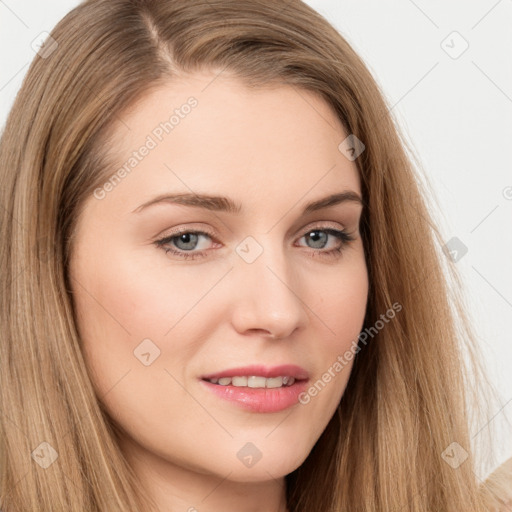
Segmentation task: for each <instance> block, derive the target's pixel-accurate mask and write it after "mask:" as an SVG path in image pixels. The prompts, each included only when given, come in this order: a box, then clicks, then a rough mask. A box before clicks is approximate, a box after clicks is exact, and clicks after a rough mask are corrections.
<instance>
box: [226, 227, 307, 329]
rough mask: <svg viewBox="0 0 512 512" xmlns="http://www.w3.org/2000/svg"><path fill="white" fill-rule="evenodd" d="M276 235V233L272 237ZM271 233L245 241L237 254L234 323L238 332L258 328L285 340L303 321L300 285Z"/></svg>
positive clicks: (240, 245) (281, 246)
mask: <svg viewBox="0 0 512 512" xmlns="http://www.w3.org/2000/svg"><path fill="white" fill-rule="evenodd" d="M274 235H275V234H274ZM278 240H279V238H278V237H277V236H272V234H268V233H267V234H265V235H257V239H256V236H255V237H252V236H250V237H247V238H246V239H244V240H243V241H242V242H241V243H240V244H239V246H238V247H237V249H236V251H237V253H238V257H237V258H236V264H235V269H234V276H233V277H234V278H235V280H236V283H237V284H236V286H238V287H239V289H238V290H237V292H236V294H235V296H236V306H235V315H234V322H235V327H237V329H238V330H241V331H244V330H247V329H257V330H261V329H263V330H266V331H269V332H270V333H271V334H273V335H274V336H276V337H284V336H287V335H288V334H290V333H291V332H293V330H294V329H296V328H297V327H299V326H302V325H303V324H304V322H305V321H306V318H307V317H306V312H305V309H304V304H303V302H302V300H301V299H300V295H299V294H300V283H299V281H298V278H297V277H296V276H297V274H295V273H294V269H293V267H292V261H291V260H290V259H289V257H288V256H287V254H286V252H285V250H284V249H285V248H284V246H283V244H282V243H281V242H279V241H278Z"/></svg>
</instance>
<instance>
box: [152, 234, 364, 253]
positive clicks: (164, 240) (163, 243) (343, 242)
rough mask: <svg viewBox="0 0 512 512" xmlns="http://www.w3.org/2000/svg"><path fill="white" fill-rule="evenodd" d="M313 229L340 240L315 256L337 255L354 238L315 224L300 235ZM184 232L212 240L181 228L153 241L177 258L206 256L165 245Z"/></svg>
mask: <svg viewBox="0 0 512 512" xmlns="http://www.w3.org/2000/svg"><path fill="white" fill-rule="evenodd" d="M314 231H321V232H324V233H327V234H328V235H332V236H335V237H336V238H338V240H339V241H340V242H341V244H340V245H339V246H338V247H335V248H334V249H330V250H328V251H323V250H321V249H316V250H315V249H313V250H312V251H313V254H312V257H315V256H316V255H321V256H325V257H337V256H340V255H341V252H342V250H343V249H344V248H345V247H346V246H347V245H348V244H349V243H350V242H352V241H354V240H355V238H354V237H353V236H352V235H351V234H349V233H348V232H347V231H345V230H338V229H332V228H327V227H325V228H324V227H321V226H317V227H315V228H313V229H309V230H308V231H307V232H306V233H305V234H304V235H302V236H301V238H303V237H304V236H306V235H309V234H311V233H312V232H314ZM185 234H193V235H204V236H207V237H209V238H211V239H212V240H214V237H213V235H212V234H211V233H208V232H206V231H193V230H182V231H179V232H177V233H173V234H172V235H169V236H166V237H164V238H161V239H159V240H156V241H155V242H154V243H155V245H156V246H157V247H159V248H162V249H163V250H164V251H165V253H166V254H168V253H171V254H173V255H175V256H178V257H179V258H183V259H185V260H188V259H190V260H194V259H197V258H203V257H205V256H206V251H203V252H189V251H183V250H176V249H171V248H169V247H165V246H166V245H167V244H169V243H171V242H172V241H173V240H174V239H176V238H178V237H180V236H181V235H185Z"/></svg>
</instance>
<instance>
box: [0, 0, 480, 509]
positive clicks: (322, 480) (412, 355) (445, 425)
mask: <svg viewBox="0 0 512 512" xmlns="http://www.w3.org/2000/svg"><path fill="white" fill-rule="evenodd" d="M51 37H52V38H53V40H54V41H53V40H50V41H49V42H48V43H47V45H46V47H45V51H46V53H45V52H41V55H39V56H36V58H35V59H34V61H33V62H32V64H31V67H30V69H29V71H28V73H27V75H26V78H25V80H24V82H23V85H22V87H21V90H20V91H19V94H18V96H17V98H16V101H15V103H14V106H13V108H12V110H11V112H10V115H9V117H8V120H7V123H6V127H5V131H4V133H3V136H2V138H1V141H0V173H1V174H0V179H1V191H0V194H1V195H0V198H1V206H2V208H0V226H1V233H2V238H3V240H4V243H3V244H2V246H1V247H0V273H1V276H2V277H1V281H2V287H1V295H0V297H1V298H0V315H1V342H0V357H1V358H0V368H1V372H0V395H1V401H2V402H1V411H2V414H1V415H0V472H1V504H0V505H1V506H2V507H3V510H4V512H21V511H27V510H38V511H40V512H44V511H50V510H66V511H69V512H75V511H77V512H78V511H83V510H87V511H90V512H93V511H105V512H106V511H113V510H115V511H130V512H134V511H141V512H142V511H147V510H150V509H151V503H150V498H149V497H148V496H145V491H144V489H142V488H141V486H140V484H139V483H138V481H137V479H136V478H135V476H134V474H133V472H132V470H131V469H130V467H129V466H128V465H127V464H126V462H125V459H124V457H123V454H122V453H121V452H120V450H119V448H118V444H117V431H116V428H115V427H114V426H113V425H112V423H111V422H110V421H109V418H108V416H107V415H106V413H105V412H104V410H103V409H102V406H101V401H100V400H98V398H101V397H97V396H96V395H95V393H94V390H93V387H92V385H91V381H90V378H89V375H88V372H87V368H86V366H85V364H84V359H83V357H82V353H81V350H80V340H79V337H78V334H77V329H76V323H75V317H74V309H73V298H72V296H71V294H70V292H69V289H70V287H69V281H68V279H69V278H68V262H69V255H70V250H71V248H72V242H73V230H74V226H75V223H76V220H77V218H78V216H79V214H80V210H81V207H82V205H83V203H84V199H85V198H87V197H89V196H90V194H92V193H93V190H94V189H95V188H96V187H97V186H98V185H99V184H101V183H103V182H104V181H105V179H106V178H108V176H110V175H111V174H112V172H113V170H114V167H113V165H114V163H113V162H110V161H108V159H107V158H106V156H105V155H106V149H107V145H108V140H109V139H108V137H109V134H110V133H111V130H112V129H113V128H114V127H115V126H116V124H117V123H121V122H122V114H123V112H124V111H125V109H127V108H128V107H130V106H132V105H133V104H134V103H135V102H136V101H137V100H138V99H140V98H141V97H142V96H143V95H144V94H147V92H148V91H149V90H150V89H151V88H153V87H155V86H157V85H161V84H163V83H172V81H173V80H179V78H180V75H184V74H185V73H191V72H194V71H195V70H202V69H211V70H216V72H219V73H222V72H223V71H227V72H229V73H230V74H234V75H235V76H237V77H239V78H240V80H242V81H243V82H244V83H245V84H247V85H248V86H250V87H264V86H265V85H267V84H271V83H274V84H285V85H288V86H290V87H294V88H296V89H297V90H298V91H299V90H300V89H305V90H308V91H313V92H315V93H317V94H318V95H320V97H322V98H323V99H324V100H325V101H326V102H328V104H329V105H330V106H331V107H332V109H333V110H334V111H335V112H336V114H337V115H338V116H339V119H340V120H341V122H342V124H343V126H344V127H345V130H346V132H347V133H348V134H354V135H355V136H356V137H357V138H358V139H360V140H361V141H363V143H364V145H365V150H364V152H363V153H362V154H361V155H360V156H359V157H358V158H357V160H356V164H357V166H358V169H359V172H360V176H361V182H362V192H363V199H364V202H365V207H364V210H363V215H362V220H361V233H362V237H363V242H364V247H365V256H366V261H367V266H368V271H369V277H370V292H369V300H368V307H367V312H366V318H365V329H366V328H370V327H371V326H373V325H374V324H375V323H376V322H377V321H378V320H379V318H380V315H381V314H382V313H384V312H385V311H387V310H388V309H389V307H390V305H391V304H394V303H395V302H396V303H399V304H400V305H401V308H402V309H401V311H400V314H398V315H397V316H396V318H394V319H393V321H390V322H389V323H387V325H386V326H385V328H383V329H381V330H380V331H379V332H378V333H377V334H375V335H374V336H372V337H371V339H369V340H368V342H367V343H365V344H364V345H363V344H361V349H360V351H359V352H358V354H357V356H356V358H355V363H354V367H353V370H352V373H351V376H350V379H349V383H348V386H347V388H346V391H345V393H344V396H343V398H342V400H341V402H340V405H339V408H338V411H337V413H336V414H335V415H334V417H333V418H332V420H331V421H330V423H329V424H328V426H327V428H326V429H325V432H324V433H323V434H322V436H321V438H320V439H319V441H318V442H317V443H316V445H315V446H314V447H313V449H312V451H311V453H310V455H309V456H308V458H307V459H306V460H305V462H304V463H303V464H302V465H301V466H300V467H299V468H298V469H297V470H296V471H294V472H293V473H292V474H290V475H288V476H287V477H286V481H287V502H288V507H289V510H290V512H320V511H322V512H324V511H332V512H341V511H351V512H359V511H368V512H369V511H372V512H375V511H395V512H397V511H399V510H408V511H411V512H427V511H432V510H438V511H443V512H452V511H453V512H455V511H457V512H459V511H461V510H468V511H469V510H483V503H482V502H481V501H482V500H481V498H480V497H479V493H478V483H477V479H476V477H475V474H474V471H475V467H476V466H475V463H476V462H475V461H476V459H475V457H474V456H473V450H472V448H471V439H470V435H469V428H470V427H469V425H470V424H471V415H470V411H469V410H468V404H470V403H471V402H472V401H473V400H477V399H478V397H479V396H480V395H479V394H478V393H477V388H476V387H475V385H476V384H479V383H481V382H482V380H483V377H482V376H481V374H480V370H479V365H478V361H477V357H476V355H475V354H474V353H473V352H474V347H473V345H472V343H471V340H472V339H473V338H472V335H471V331H470V329H469V328H468V323H467V320H466V318H465V316H464V308H463V305H462V300H461V299H460V297H457V296H454V297H452V296H451V295H450V293H449V289H450V287H451V286H452V285H453V284H456V282H457V281H456V279H457V277H456V274H455V272H454V271H453V268H452V267H453V265H449V264H446V263H444V262H443V258H444V256H443V254H442V253H441V251H440V250H439V247H440V244H441V242H442V240H441V236H440V234H439V232H438V231H437V229H436V227H435V225H434V223H433V222H432V221H431V218H432V217H431V215H430V214H429V209H428V205H427V204H426V201H425V198H424V197H423V195H424V194H425V190H423V188H422V186H421V185H420V183H419V181H418V179H417V176H416V174H415V171H414V168H413V164H412V163H411V159H410V157H409V156H408V155H407V149H406V143H405V142H404V139H403V137H402V136H401V135H400V131H399V129H398V128H397V126H396V122H395V121H394V120H393V118H392V116H391V114H390V111H389V108H388V106H387V105H386V102H385V101H384V99H383V94H382V92H381V91H380V89H379V87H378V85H377V84H376V82H375V80H374V79H373V78H372V76H371V74H370V72H369V71H368V69H367V68H366V67H365V65H364V63H363V62H362V60H361V59H360V58H359V57H358V55H357V54H356V53H355V52H354V51H353V49H352V48H351V47H350V45H349V44H348V43H347V41H346V40H345V39H344V38H343V37H342V36H341V35H340V34H339V33H338V32H337V31H336V30H335V29H334V28H333V27H332V26H331V25H330V24H329V23H328V22H327V21H326V20H325V19H324V18H323V17H322V16H320V15H319V14H318V13H316V12H315V11H314V10H313V9H311V8H310V7H308V6H307V5H306V4H304V3H303V2H301V1H299V0H293V1H286V2H285V1H282V2H280V1H276V0H236V1H235V0H215V1H204V0H186V1H178V0H160V1H150V0H147V1H144V0H139V1H137V0H131V1H130V0H89V1H86V2H84V3H83V4H81V5H79V6H78V7H77V8H75V9H73V10H72V11H71V12H70V13H69V14H68V15H67V16H66V17H65V18H64V19H63V20H62V21H61V22H60V23H59V24H58V25H57V26H56V27H55V29H54V30H53V31H52V33H51ZM340 142H341V141H340ZM6 241H7V242H6ZM450 273H451V274H450ZM450 275H451V276H452V277H450ZM458 320H460V321H458ZM463 340H464V341H466V342H467V343H466V344H465V345H462V343H461V342H462V341H463ZM464 347H466V348H467V350H465V348H464ZM470 375H474V376H476V377H475V379H474V381H470V380H468V379H469V376H470ZM470 384H471V385H470ZM473 393H474V395H473ZM452 443H457V444H456V445H453V444H452ZM450 447H451V448H450ZM447 449H448V450H450V449H451V450H454V449H455V450H457V451H456V453H457V454H458V455H457V456H458V457H459V459H460V460H462V458H465V457H466V455H467V458H466V459H465V460H464V461H463V462H461V463H460V465H458V466H457V467H454V466H455V465H454V464H449V463H448V462H447V460H448V459H447V458H446V453H449V454H450V453H452V452H446V450H447ZM52 450H54V451H52ZM461 454H466V455H464V457H462V456H461ZM56 455H57V459H56V460H54V459H55V456H56ZM38 457H40V458H41V461H45V462H44V464H41V463H38V464H36V462H37V459H38ZM41 461H39V462H41ZM52 462H53V463H52ZM44 466H46V467H44Z"/></svg>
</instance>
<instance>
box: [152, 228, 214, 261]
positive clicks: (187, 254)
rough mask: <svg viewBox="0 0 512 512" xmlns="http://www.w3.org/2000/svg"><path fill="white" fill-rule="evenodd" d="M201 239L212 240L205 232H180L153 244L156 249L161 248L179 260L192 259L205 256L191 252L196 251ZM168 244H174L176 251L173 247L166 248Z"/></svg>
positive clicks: (202, 253) (201, 253)
mask: <svg viewBox="0 0 512 512" xmlns="http://www.w3.org/2000/svg"><path fill="white" fill-rule="evenodd" d="M201 237H203V238H204V237H206V238H212V235H210V234H209V233H207V232H205V231H181V232H178V233H175V234H173V235H170V236H167V237H165V238H162V239H160V240H157V241H156V242H155V243H156V245H157V246H158V247H161V248H162V249H163V250H164V251H165V253H166V254H167V253H171V254H175V255H176V256H179V257H181V258H185V259H189V258H192V259H193V258H197V257H203V256H206V254H205V253H204V252H191V251H192V250H194V249H197V245H198V243H199V240H200V238H201ZM170 244H174V245H175V247H177V249H178V250H176V249H175V248H173V247H168V246H169V245H170ZM203 249H204V247H203Z"/></svg>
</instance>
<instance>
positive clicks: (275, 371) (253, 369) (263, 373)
mask: <svg viewBox="0 0 512 512" xmlns="http://www.w3.org/2000/svg"><path fill="white" fill-rule="evenodd" d="M251 375H255V376H258V377H265V378H267V379H268V378H271V377H293V378H294V379H295V380H305V379H308V378H309V375H308V372H307V371H306V370H305V369H304V368H301V367H300V366H297V365H295V364H283V365H279V366H262V365H250V366H244V367H239V368H229V369H228V370H223V371H221V372H215V373H209V374H208V375H203V376H202V377H201V378H202V379H203V380H210V379H220V378H222V377H243V376H247V377H249V376H251Z"/></svg>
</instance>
